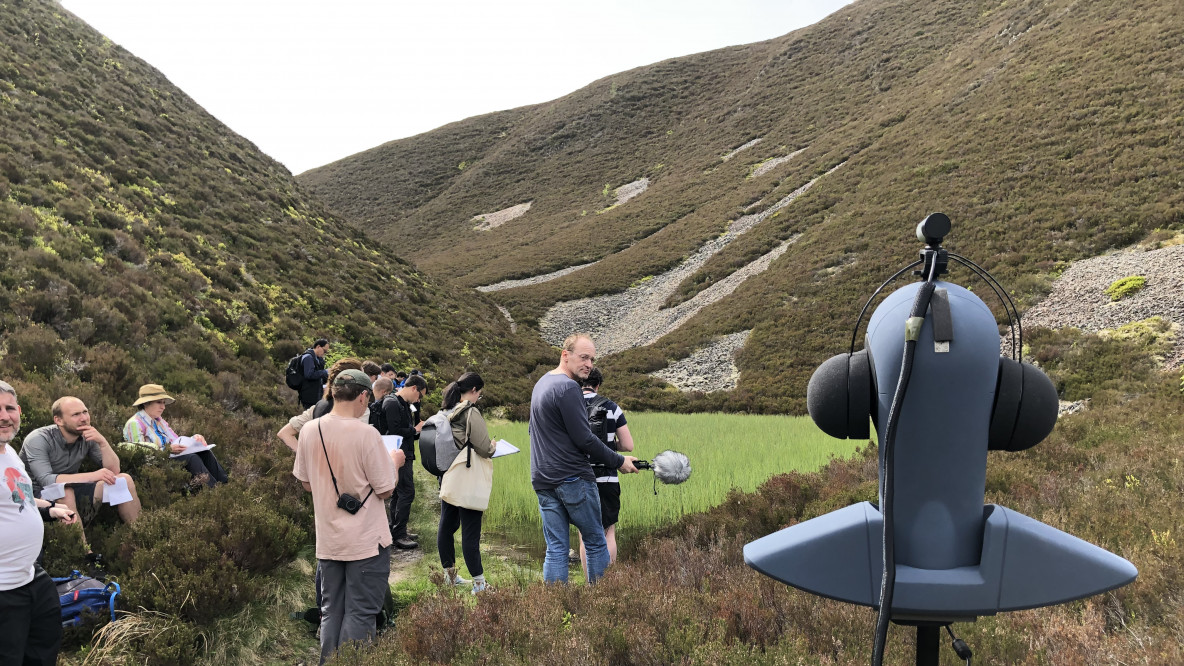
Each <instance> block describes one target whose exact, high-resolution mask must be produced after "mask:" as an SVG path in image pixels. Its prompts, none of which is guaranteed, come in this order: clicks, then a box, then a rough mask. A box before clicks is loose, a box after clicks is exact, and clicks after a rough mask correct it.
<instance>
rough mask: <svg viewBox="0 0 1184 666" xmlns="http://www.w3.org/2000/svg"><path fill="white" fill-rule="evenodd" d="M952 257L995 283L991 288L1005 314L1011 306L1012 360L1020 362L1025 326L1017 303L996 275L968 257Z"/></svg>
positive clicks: (952, 255) (952, 254)
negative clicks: (1017, 339)
mask: <svg viewBox="0 0 1184 666" xmlns="http://www.w3.org/2000/svg"><path fill="white" fill-rule="evenodd" d="M950 257H952V258H953V259H955V260H957V261H958V263H960V264H962V265H963V266H966V267H967V268H969V269H971V270H972V271H974V273H975V275H978V276H979V277H980V278H982V279H983V281H984V282H986V283H987V284H988V285H992V283H993V286H991V290H992V291H994V292H995V295H996V296H999V297H1000V298H999V302H1000V303H1003V310H1004V311H1005V312H1006V311H1007V307H1008V306H1011V312H1008V314H1007V319H1008V323H1009V324H1012V332H1011V353H1012V358H1013V359H1014V360H1016V361H1018V360H1020V358H1021V357H1022V348H1023V346H1024V324H1023V322H1021V321H1020V311H1019V310H1018V309H1017V308H1016V307H1015V302H1013V301H1012V300H1011V296H1009V295H1008V293H1007V290H1006V289H1004V288H1003V285H1001V284H999V281H998V280H996V279H995V276H994V275H991V274H990V273H988V272H987V269H985V268H983V267H982V266H979V265H978V264H976V263H974V262H973V261H971V260H969V259H967V258H966V257H962V256H959V255H957V254H954V253H953V252H951V253H950ZM995 287H998V289H995ZM1005 299H1006V302H1004V300H1005ZM1011 313H1015V319H1014V320H1013V319H1012V317H1011ZM1017 331H1018V332H1019V345H1018V346H1017V345H1016V340H1015V336H1016V332H1017Z"/></svg>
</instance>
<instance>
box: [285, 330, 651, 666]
mask: <svg viewBox="0 0 1184 666" xmlns="http://www.w3.org/2000/svg"><path fill="white" fill-rule="evenodd" d="M322 342H324V341H323V340H318V341H317V344H314V346H313V347H311V348H310V349H309V350H308V352H306V356H307V357H309V358H308V360H309V362H310V369H311V376H312V377H313V378H314V381H319V380H316V377H319V376H320V375H319V374H318V373H319V372H321V371H322V370H324V367H323V366H324V360H323V359H324V354H325V351H326V350H327V347H328V343H327V342H324V344H321V343H322ZM595 355H596V348H595V345H594V343H593V342H592V340H591V338H589V337H588V336H586V335H574V336H571V337H570V338H568V340H566V341H565V342H564V345H563V349H562V350H561V352H560V362H559V365H558V367H557V368H555V369H554V370H552V371H551V372H548V373H547V374H545V375H543V377H542V378H541V379H540V380H539V381H538V383H537V384H536V385H535V388H534V391H533V393H532V396H531V409H530V442H531V446H530V469H531V484H532V486H533V487H534V489H535V492H536V494H537V496H538V501H539V514H540V516H541V517H542V523H543V535H544V538H545V540H546V543H547V551H546V558H545V560H544V564H543V578H544V580H545V581H546V582H566V581H567V579H568V550H569V547H570V543H569V529H570V527H569V526H570V525H575V526H576V527H577V529H579V532H580V539H581V552H582V554H583V559H584V562H585V564H584V567H585V577H586V579H587V580H588V582H590V583H594V582H595V581H596V580H597V579H599V578H600V577H601V576H603V574H604V571H605V569H606V568H607V567H608V565H609V563H610V562H611V561H612V560H614V559H615V555H616V541H615V529H614V526H615V523H616V521H617V515H618V512H619V510H620V486H619V485H618V483H617V473H632V472H636V471H637V468H636V467H635V466H634V465H633V462H634V461H636V460H637V459H636V458H634V457H633V456H627V455H622V454H621V453H618V451H625V452H629V451H631V450H632V449H633V440H632V437H631V435H630V433H629V430H628V426H627V425H626V421H625V417H624V413H623V412H622V411H621V409H620V407H618V406H617V405H616V404H615V403H612V402H611V401H607V400H605V399H603V398H601V397H599V396H598V395H597V393H596V390H597V389H598V388H599V385H600V381H601V379H600V374H599V371H595V369H594V364H595V360H596V356H595ZM367 366H370V367H367ZM388 372H392V373H393V368H391V367H390V366H381V367H380V366H377V365H375V364H372V363H366V364H364V363H362V362H360V361H358V360H357V359H341V360H338V361H337V362H336V363H335V364H334V365H333V367H332V368H330V369H328V370H324V376H323V379H324V381H325V382H326V385H325V387H324V389H323V392H322V394H321V397H320V398H319V399H318V400H315V401H311V400H308V399H306V395H305V394H304V393H303V392H302V393H301V404H303V405H304V406H305V412H304V413H302V414H300V415H297V416H295V417H293V418H292V419H291V420H290V421H289V422H288V424H287V425H285V426H284V428H283V429H281V430H280V432H279V433H278V436H279V437H280V439H281V440H282V441H284V442H285V443H286V444H287V445H288V446H289V447H291V448H292V450H293V451H294V452H295V454H296V459H295V463H294V465H293V475H294V476H295V477H296V478H297V479H298V480H299V481H300V483H301V484H302V485H303V487H304V488H305V490H307V491H308V492H310V493H312V500H313V510H314V514H315V524H316V554H317V562H318V566H317V581H318V582H317V597H318V606H319V608H320V614H321V625H320V632H321V659H322V661H324V660H326V659H328V658H329V657H330V656H332V654H333V653H334V652H336V650H337V649H338V648H339V647H340V646H341V645H342V644H344V643H345V642H348V641H370V640H372V639H373V637H374V635H375V633H376V624H375V618H376V617H377V616H378V614H379V613H380V611H381V609H382V603H383V596H384V594H385V593H386V591H387V590H388V584H387V578H388V577H389V573H390V555H391V548H392V547H396V548H404V549H412V548H415V547H417V546H418V543H417V541H416V535H414V534H412V533H410V532H408V531H407V522H408V517H409V514H410V508H411V502H412V501H413V500H414V498H415V483H414V477H413V469H412V466H411V465H410V464H409V463H410V462H412V461H413V460H414V459H415V441H416V439H417V438H418V437H419V436H420V435H421V433H422V432H423V428H424V424H425V422H424V420H423V418H422V416H423V414H422V410H421V409H420V407H419V404H420V402H421V401H422V399H423V398H424V396H425V394H426V393H427V384H426V381H425V380H424V378H423V376H422V375H420V374H418V373H412V374H410V375H408V376H406V377H405V378H403V381H402V383H401V386H400V385H397V384H396V383H395V381H394V380H395V377H393V376H388ZM484 389H485V382H484V380H483V379H482V378H481V376H480V375H479V374H478V373H476V372H466V373H464V374H462V375H461V376H460V377H459V378H457V380H456V381H455V382H452V383H450V384H449V385H448V386H447V387H445V389H444V392H443V399H442V404H441V413H442V414H443V417H444V418H443V423H446V424H447V426H448V427H449V428H450V430H451V432H450V433H449V434H450V435H451V437H444V438H440V437H437V439H436V441H437V443H438V444H439V443H440V442H448V441H451V442H452V443H453V446H454V447H455V449H456V450H455V451H448V452H447V454H446V456H445V458H446V460H450V461H451V465H449V466H448V467H447V469H446V471H443V476H442V477H441V478H440V479H439V480H440V483H441V501H440V519H439V525H438V529H437V532H436V546H437V550H438V551H439V556H440V564H441V566H442V568H443V569H444V572H445V576H446V579H447V581H448V582H449V583H451V584H453V585H472V592H473V593H474V594H476V593H478V592H481V591H482V590H484V589H486V586H487V582H486V580H485V577H484V568H483V566H482V562H481V551H480V542H481V529H482V520H483V517H484V511H485V509H486V507H487V506H488V502H489V496H490V493H491V490H492V466H490V465H488V460H489V459H490V458H492V457H493V455H494V454H495V452H496V450H497V444H496V442H494V441H493V439H492V438H491V437H490V435H489V430H488V427H487V425H486V423H485V419H484V417H483V416H482V414H481V411H480V409H479V408H478V403H479V402H480V400H481V397H482V395H483V393H484ZM590 405H593V406H597V407H602V408H603V412H604V415H605V419H604V424H603V432H601V433H600V435H599V436H598V434H597V433H596V432H594V431H593V428H592V425H590V423H589V411H590V409H589V406H590ZM433 420H439V418H438V417H433ZM382 435H397V436H399V437H401V438H402V440H401V443H400V445H399V447H398V448H396V449H394V450H392V451H391V452H390V454H389V455H388V454H386V453H385V452H386V448H385V446H384V444H383V442H382ZM437 459H438V460H439V459H440V456H439V454H438V458H437ZM474 466H477V467H479V468H481V469H484V470H486V472H485V473H484V474H482V473H473V472H472V468H473V467H474ZM594 466H595V467H594ZM441 469H443V467H442V468H441ZM462 474H463V480H461V481H460V482H461V483H463V484H465V485H464V488H463V492H461V493H453V492H452V491H450V487H455V486H456V483H454V482H456V481H457V480H458V479H462V477H461V475H462ZM450 475H457V476H456V477H452V476H450ZM454 497H461V499H454ZM388 498H389V499H391V508H390V512H389V515H388V514H387V513H385V512H384V511H383V508H382V506H383V500H385V499H388ZM450 500H451V501H450ZM458 530H459V531H460V532H461V554H462V556H463V558H464V561H465V566H466V567H467V569H468V572H469V575H470V576H472V578H471V579H466V578H464V577H462V576H461V575H460V573H459V572H458V568H457V566H456V545H455V535H456V532H457V531H458Z"/></svg>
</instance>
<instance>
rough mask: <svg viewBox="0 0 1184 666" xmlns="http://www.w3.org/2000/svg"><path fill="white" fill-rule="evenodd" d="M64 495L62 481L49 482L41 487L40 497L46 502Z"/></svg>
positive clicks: (64, 486) (64, 489) (64, 490)
mask: <svg viewBox="0 0 1184 666" xmlns="http://www.w3.org/2000/svg"><path fill="white" fill-rule="evenodd" d="M65 496H66V484H64V483H51V484H49V485H48V486H46V487H44V488H42V489H41V499H43V500H45V501H46V502H52V501H54V500H60V499H62V498H63V497H65Z"/></svg>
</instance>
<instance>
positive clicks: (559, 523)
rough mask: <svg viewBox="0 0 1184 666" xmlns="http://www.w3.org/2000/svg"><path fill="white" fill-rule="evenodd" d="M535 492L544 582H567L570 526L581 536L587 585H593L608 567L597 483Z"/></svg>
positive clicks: (575, 481)
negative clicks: (543, 545) (543, 553)
mask: <svg viewBox="0 0 1184 666" xmlns="http://www.w3.org/2000/svg"><path fill="white" fill-rule="evenodd" d="M535 493H536V494H537V495H538V496H539V515H540V516H542V518H543V538H545V539H546V540H547V556H546V557H545V558H544V559H543V581H544V582H547V583H554V582H564V583H566V582H567V551H568V549H569V548H571V538H570V537H571V531H570V529H569V528H568V525H569V524H570V525H575V526H576V529H578V530H579V531H580V534H582V535H583V536H584V548H585V549H586V550H587V552H588V582H589V583H594V582H596V580H597V579H598V578H600V577H601V576H603V575H604V570H605V569H606V568H607V567H608V544H607V543H606V542H605V540H604V526H603V525H601V524H600V493H599V492H598V491H597V490H596V482H595V481H589V480H587V479H579V478H577V479H571V480H568V481H564V482H563V483H561V484H559V485H558V486H556V487H555V489H553V490H536V491H535Z"/></svg>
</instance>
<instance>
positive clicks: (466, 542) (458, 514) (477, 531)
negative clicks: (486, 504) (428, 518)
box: [436, 500, 485, 576]
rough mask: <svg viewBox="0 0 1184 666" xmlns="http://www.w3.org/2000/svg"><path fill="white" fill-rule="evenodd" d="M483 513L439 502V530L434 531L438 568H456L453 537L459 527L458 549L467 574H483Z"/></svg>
mask: <svg viewBox="0 0 1184 666" xmlns="http://www.w3.org/2000/svg"><path fill="white" fill-rule="evenodd" d="M484 515H485V512H483V511H475V510H473V509H466V508H464V507H460V506H453V505H451V504H449V503H448V502H445V501H444V500H440V528H439V529H438V530H437V531H436V549H437V550H439V551H440V566H442V567H444V568H445V569H447V568H449V567H453V566H456V545H455V544H454V543H453V538H452V537H453V535H454V534H456V528H457V527H460V549H461V552H462V553H463V554H464V556H465V566H466V567H468V568H469V574H470V575H473V576H480V575H481V574H483V573H485V569H483V568H482V567H481V518H482V517H484Z"/></svg>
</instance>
